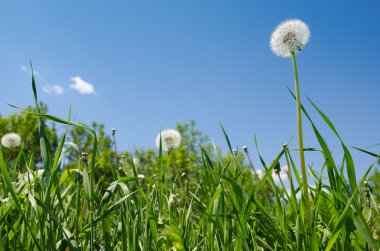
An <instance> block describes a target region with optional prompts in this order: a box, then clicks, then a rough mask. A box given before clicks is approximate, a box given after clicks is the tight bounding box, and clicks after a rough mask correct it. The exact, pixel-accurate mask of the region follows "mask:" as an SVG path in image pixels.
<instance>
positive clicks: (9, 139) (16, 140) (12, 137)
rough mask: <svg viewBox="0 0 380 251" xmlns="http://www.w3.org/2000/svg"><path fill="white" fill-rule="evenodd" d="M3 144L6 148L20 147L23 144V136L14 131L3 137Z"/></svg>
mask: <svg viewBox="0 0 380 251" xmlns="http://www.w3.org/2000/svg"><path fill="white" fill-rule="evenodd" d="M1 144H2V145H3V146H4V147H6V148H14V147H18V146H19V145H20V144H21V137H20V136H19V135H18V134H17V133H14V132H11V133H7V134H5V135H4V136H3V137H2V138H1Z"/></svg>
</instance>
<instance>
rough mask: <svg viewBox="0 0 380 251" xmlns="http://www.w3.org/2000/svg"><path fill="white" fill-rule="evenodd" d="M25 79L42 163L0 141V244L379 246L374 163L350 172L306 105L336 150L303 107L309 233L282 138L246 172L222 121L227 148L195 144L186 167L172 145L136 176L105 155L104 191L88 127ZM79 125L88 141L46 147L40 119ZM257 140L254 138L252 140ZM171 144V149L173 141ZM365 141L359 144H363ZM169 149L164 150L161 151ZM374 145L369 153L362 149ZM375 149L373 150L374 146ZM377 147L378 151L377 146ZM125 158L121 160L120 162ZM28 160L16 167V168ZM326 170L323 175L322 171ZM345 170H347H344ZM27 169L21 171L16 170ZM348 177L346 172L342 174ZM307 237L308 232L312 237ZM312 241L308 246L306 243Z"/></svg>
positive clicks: (60, 247)
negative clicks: (196, 157)
mask: <svg viewBox="0 0 380 251" xmlns="http://www.w3.org/2000/svg"><path fill="white" fill-rule="evenodd" d="M32 88H33V92H34V97H35V103H36V107H37V110H36V112H34V113H33V114H34V115H35V116H36V119H37V120H38V121H39V137H40V142H41V153H42V159H43V169H38V168H37V166H36V165H35V163H34V159H33V157H31V158H30V159H29V160H28V161H22V159H23V157H24V153H23V149H22V148H21V150H20V152H19V154H18V156H17V157H16V158H15V159H4V156H3V154H2V153H1V151H0V169H1V180H0V196H1V204H0V249H1V250H310V249H311V248H313V249H314V250H342V251H343V250H379V248H380V242H379V238H378V229H379V226H378V225H376V220H377V222H378V219H379V217H380V215H379V212H378V210H377V205H376V203H375V202H374V201H371V203H368V202H369V201H368V197H367V196H364V195H363V191H365V186H364V185H363V182H364V181H365V179H366V177H367V175H368V173H369V172H370V170H371V168H372V166H370V167H368V170H367V171H366V173H365V174H364V176H363V177H362V178H361V179H360V180H357V178H356V175H355V165H354V161H353V159H352V157H351V153H350V151H349V148H348V147H347V146H346V145H345V143H344V142H343V141H342V140H341V137H340V135H339V134H338V132H337V130H336V129H335V127H334V126H333V123H332V122H331V121H330V119H329V118H328V117H327V116H326V115H325V114H324V113H323V112H322V111H321V110H320V109H319V108H318V107H317V106H316V105H315V104H314V103H312V105H313V106H314V108H315V109H316V111H317V112H318V113H319V115H320V116H321V118H322V119H323V120H324V121H325V122H326V124H327V125H328V126H329V128H330V129H331V130H332V132H333V133H334V134H335V135H336V136H337V138H338V139H339V140H340V141H341V145H342V149H343V151H344V157H343V159H341V160H337V159H335V158H334V156H333V154H332V151H331V149H330V148H329V146H328V144H327V143H326V141H325V140H324V139H323V136H322V134H321V132H320V131H319V130H318V128H317V126H316V125H315V123H314V122H313V120H312V119H311V117H310V116H309V114H308V112H307V111H306V110H305V109H304V107H302V112H303V113H304V115H305V116H306V118H307V120H308V122H309V123H310V124H311V126H312V128H313V130H314V134H315V137H316V139H317V141H318V143H319V145H318V146H315V148H314V150H315V151H318V152H319V153H320V154H321V155H320V156H321V159H323V160H324V164H323V166H322V167H321V168H320V169H314V168H311V167H309V170H308V171H309V173H310V176H311V178H312V179H313V181H314V183H315V187H312V186H308V189H309V190H310V194H308V199H309V200H308V202H309V203H310V207H311V215H310V217H311V222H312V224H311V231H312V233H311V236H310V237H309V236H308V232H310V231H308V223H307V219H306V214H307V211H306V203H305V200H304V199H302V198H301V199H299V196H298V194H300V193H301V192H302V186H303V185H302V184H304V183H303V182H302V178H301V175H300V174H299V172H298V170H299V169H298V167H297V166H296V164H295V162H294V161H293V157H292V152H291V151H290V150H289V148H288V146H287V145H286V144H285V145H283V146H282V147H279V149H278V154H277V156H275V157H274V160H273V161H271V162H270V163H271V164H267V162H265V160H264V159H263V158H262V156H261V155H260V152H259V150H257V151H258V154H259V158H260V159H259V160H260V162H259V163H257V162H256V163H254V164H255V166H256V168H257V166H258V165H259V164H261V165H262V167H263V169H264V170H265V173H264V176H263V177H260V178H259V177H258V175H257V174H256V171H255V172H252V171H251V170H252V169H253V162H252V161H251V159H248V158H247V157H248V156H247V155H248V151H246V152H245V153H246V155H245V158H246V159H247V160H246V161H241V157H242V156H243V155H244V153H240V152H238V153H237V154H235V153H234V151H233V149H232V148H231V144H230V140H229V138H228V135H227V133H226V131H225V129H224V128H223V127H221V132H222V133H223V134H224V136H225V139H226V142H227V145H228V149H229V153H228V154H227V155H222V154H221V151H220V149H219V148H218V147H216V146H215V148H214V150H213V151H211V152H210V151H209V150H208V149H205V148H203V147H202V146H199V147H200V149H201V156H200V157H201V159H202V163H201V164H199V166H198V172H197V174H196V175H194V176H191V175H189V176H187V175H184V176H181V175H177V174H176V173H175V172H174V173H172V171H173V168H175V166H174V165H173V163H174V162H175V160H174V159H172V160H171V161H167V162H166V161H164V160H170V159H171V158H174V155H172V152H170V151H169V153H164V152H163V151H162V146H160V149H159V151H158V153H157V154H158V159H159V161H158V162H157V164H156V166H154V167H152V169H153V170H152V172H151V173H152V175H151V176H147V177H140V176H138V175H137V172H136V168H135V166H134V164H133V161H132V159H126V160H125V161H126V162H128V163H129V165H130V166H132V168H133V172H131V175H129V176H125V175H122V174H121V173H119V172H118V169H117V167H116V166H115V164H113V163H110V165H109V168H110V169H112V170H113V175H114V176H113V179H114V182H112V183H111V184H110V186H109V187H108V188H107V189H106V191H105V192H104V193H102V192H101V191H102V189H100V188H101V187H102V184H101V183H100V182H99V181H97V180H95V172H96V163H97V151H98V142H97V137H96V133H95V132H94V131H93V130H92V129H91V128H88V127H87V126H85V125H81V124H78V123H74V122H72V121H71V120H70V113H69V116H68V119H67V120H66V119H61V118H57V117H54V116H51V115H43V114H41V113H40V112H39V110H38V102H37V101H38V100H37V92H36V85H35V82H34V77H32ZM45 119H46V120H51V121H54V122H57V123H62V124H65V125H66V126H67V128H69V126H79V127H84V128H86V129H87V130H89V131H90V132H91V133H92V134H93V140H94V141H93V151H92V152H91V153H89V154H86V153H82V152H81V150H80V149H79V147H78V146H77V145H76V144H75V143H73V142H67V141H66V135H67V130H68V129H67V130H66V132H65V133H64V134H63V135H62V136H61V139H60V143H59V147H58V149H57V150H56V152H54V153H53V152H52V150H51V148H50V146H49V142H48V140H47V137H46V133H45V128H44V126H43V123H42V120H45ZM257 149H259V148H258V145H257ZM174 151H175V150H174ZM363 151H364V150H363ZM67 154H78V155H80V156H81V159H80V162H79V163H78V168H77V169H70V170H65V165H64V162H63V160H64V158H65V155H67ZM164 154H169V158H163V157H164ZM370 154H373V153H370ZM373 155H375V154H373ZM375 156H377V155H375ZM280 161H281V162H282V163H287V165H288V166H289V172H288V178H289V187H285V186H284V185H283V183H280V184H278V183H276V182H275V180H274V177H273V175H272V173H273V171H275V170H277V172H278V168H279V162H280ZM124 164H125V163H124ZM21 169H23V170H27V173H26V175H25V176H22V177H21V176H20V173H19V171H18V170H21ZM325 171H326V173H327V177H324V173H325ZM345 173H347V175H346V174H345ZM24 174H25V173H24ZM347 181H348V182H347ZM310 239H311V241H310ZM310 245H312V246H313V247H311V246H310Z"/></svg>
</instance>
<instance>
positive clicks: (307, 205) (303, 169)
mask: <svg viewBox="0 0 380 251" xmlns="http://www.w3.org/2000/svg"><path fill="white" fill-rule="evenodd" d="M292 62H293V71H294V84H295V90H296V101H297V123H298V144H299V152H300V162H301V173H302V191H303V197H304V201H305V210H306V212H305V214H306V222H307V228H308V229H307V230H308V234H309V236H311V233H312V221H311V209H310V201H309V189H308V188H309V186H308V184H307V176H306V165H305V156H304V152H303V137H302V116H301V98H300V88H299V81H298V72H297V61H296V53H295V52H294V51H292ZM309 248H310V250H313V245H312V239H311V238H310V246H309Z"/></svg>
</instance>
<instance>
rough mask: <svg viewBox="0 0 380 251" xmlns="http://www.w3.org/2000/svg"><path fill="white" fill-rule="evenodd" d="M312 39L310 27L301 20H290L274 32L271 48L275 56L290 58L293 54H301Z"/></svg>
mask: <svg viewBox="0 0 380 251" xmlns="http://www.w3.org/2000/svg"><path fill="white" fill-rule="evenodd" d="M309 38H310V31H309V28H308V26H307V25H306V24H305V23H304V22H302V21H301V20H299V19H290V20H286V21H284V22H282V23H281V24H279V25H278V26H277V27H276V29H275V30H274V31H273V33H272V36H271V39H270V46H271V48H272V51H273V52H274V54H276V55H278V56H280V57H290V56H291V53H292V52H299V51H301V50H302V49H303V47H305V45H306V44H307V42H308V41H309Z"/></svg>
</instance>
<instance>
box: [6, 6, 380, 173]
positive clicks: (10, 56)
mask: <svg viewBox="0 0 380 251" xmlns="http://www.w3.org/2000/svg"><path fill="white" fill-rule="evenodd" d="M379 9H380V3H379V2H378V1H362V2H358V1H313V2H312V1H309V2H308V4H305V1H274V0H273V1H216V0H215V1H214V0H207V1H204V0H192V1H179V0H160V1H137V0H133V1H132V0H130V1H108V2H105V1H1V2H0V73H1V79H0V86H1V91H0V114H1V115H2V116H7V115H8V114H10V113H13V112H16V111H15V110H13V109H12V108H9V107H8V106H7V105H6V103H11V104H14V105H17V106H21V107H24V106H27V105H29V104H32V103H33V96H32V91H31V86H30V79H31V76H30V73H28V67H29V60H30V59H31V60H32V62H33V65H34V68H35V70H36V71H37V73H38V76H37V85H38V87H37V88H38V92H39V99H40V100H41V101H43V102H45V103H47V104H48V107H49V113H51V114H53V115H57V116H61V117H64V118H66V117H67V114H68V108H69V105H70V104H71V105H72V109H73V118H74V120H75V121H79V122H84V123H90V122H91V121H93V120H95V121H99V122H102V123H104V124H105V125H106V130H108V131H109V132H110V131H111V128H113V127H114V128H116V129H117V138H118V144H119V148H120V149H121V150H128V148H129V147H131V148H133V147H154V140H155V136H156V134H157V133H158V132H159V130H160V129H166V128H173V127H174V126H175V125H176V123H177V122H188V121H189V120H191V119H194V120H196V122H197V127H198V129H200V130H201V131H202V132H204V133H206V134H208V135H209V137H210V138H211V139H213V140H214V141H215V142H216V144H217V145H219V146H221V147H223V149H226V144H225V141H224V139H223V135H222V132H221V130H220V128H219V121H220V122H221V123H222V124H223V125H224V127H225V128H226V130H227V132H228V134H229V136H230V138H231V142H232V144H233V145H234V146H237V147H242V146H243V145H248V147H249V148H250V149H251V152H254V151H253V148H254V135H255V134H256V135H257V138H258V140H259V145H260V148H261V151H262V154H263V156H264V158H265V159H266V160H267V161H268V162H270V161H271V160H272V159H273V158H274V157H275V155H276V154H277V153H278V152H279V151H280V150H281V147H282V142H286V141H288V140H289V139H290V138H291V137H292V136H295V135H296V132H297V128H296V114H295V103H294V100H293V99H292V97H291V96H290V94H289V93H288V91H287V86H288V87H290V88H291V89H293V79H292V76H293V75H292V66H291V61H290V59H284V58H279V57H277V56H275V55H274V54H273V53H272V52H271V50H270V47H269V38H270V35H271V33H272V31H273V29H274V28H275V27H276V26H277V25H278V24H279V23H280V22H281V21H283V20H285V19H288V18H299V19H302V20H303V21H305V22H306V23H307V24H308V25H309V28H310V30H311V39H310V42H309V43H308V44H307V46H306V47H305V49H304V51H303V52H302V53H300V54H299V56H298V64H299V71H300V82H301V93H302V98H303V101H304V102H306V96H308V97H310V98H311V99H312V100H313V101H314V102H316V103H317V104H318V105H319V107H320V108H321V109H322V110H324V111H325V113H326V114H327V115H328V116H329V117H330V118H331V120H332V121H333V123H334V125H335V126H336V128H337V130H338V131H339V132H340V134H341V136H342V138H343V139H344V141H345V142H346V144H347V145H354V146H358V147H363V148H367V147H369V146H371V145H373V144H377V143H380V133H379V129H380V127H379V124H380V116H379V107H380V83H379V82H380V74H379V71H380V63H379V62H380V61H379V58H380V50H379V46H380V28H379V25H380V19H379V13H378V10H379ZM88 84H91V85H92V86H93V88H94V89H91V88H89V85H88ZM57 86H58V87H57ZM73 87H76V89H75V88H73ZM83 88H84V89H83ZM86 88H87V89H86ZM79 89H81V90H82V91H84V92H85V91H87V93H80V92H78V90H79ZM44 90H45V91H44ZM54 91H56V92H58V93H60V94H56V93H55V92H54ZM47 92H50V93H47ZM62 92H63V93H62ZM306 106H307V108H308V109H309V111H310V113H311V115H312V117H313V118H314V119H315V121H316V123H317V125H318V127H319V128H320V130H321V131H322V132H323V135H324V136H325V138H326V139H327V141H328V142H329V144H330V146H331V147H332V148H334V151H336V153H337V154H338V155H339V147H340V145H339V142H338V141H337V140H336V139H335V137H334V136H333V135H332V133H330V131H329V130H328V128H327V127H326V126H325V125H324V123H323V122H322V121H321V120H320V119H319V117H318V115H317V114H316V113H315V111H314V110H312V108H311V106H310V104H308V103H307V105H306ZM304 121H305V122H306V120H304ZM305 124H306V123H305ZM296 142H297V141H296V138H295V139H294V140H293V143H292V145H291V146H292V147H293V148H296V147H297V144H296ZM305 146H306V147H316V146H317V143H316V141H315V137H314V135H313V133H312V131H311V128H310V126H309V125H308V124H306V125H305ZM369 150H371V151H374V152H380V147H379V146H377V147H372V148H369ZM352 151H353V153H354V158H355V162H356V164H357V166H358V172H359V174H362V173H363V172H364V170H365V169H366V168H367V167H368V166H369V165H370V164H371V163H372V162H373V161H374V159H373V158H368V157H366V156H365V155H364V154H362V153H358V152H356V151H355V150H352ZM294 155H295V156H296V155H297V154H296V153H295V154H294ZM253 158H254V159H256V160H257V155H255V154H254V155H253ZM306 158H307V162H308V164H314V165H315V166H317V167H318V165H320V164H321V158H320V156H317V155H316V154H307V155H306Z"/></svg>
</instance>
